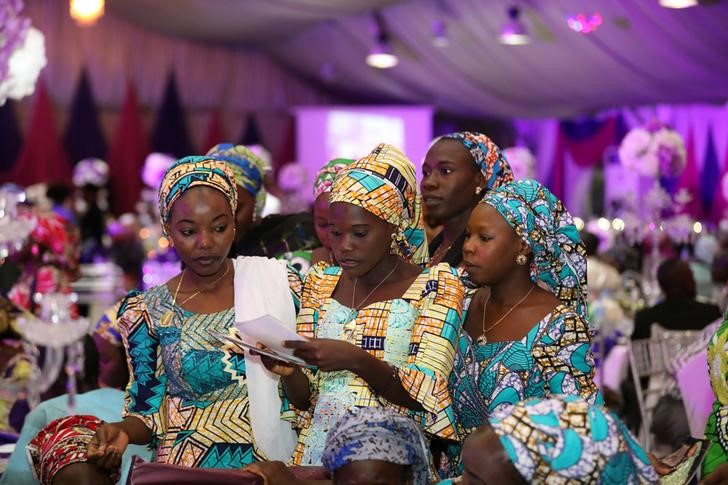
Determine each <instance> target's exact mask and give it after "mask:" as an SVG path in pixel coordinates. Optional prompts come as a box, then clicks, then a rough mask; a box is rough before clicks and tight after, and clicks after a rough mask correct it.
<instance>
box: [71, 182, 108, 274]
mask: <svg viewBox="0 0 728 485" xmlns="http://www.w3.org/2000/svg"><path fill="white" fill-rule="evenodd" d="M80 190H81V200H82V201H83V203H84V205H85V207H86V209H85V210H84V212H83V213H82V214H81V215H80V216H79V218H78V227H79V229H80V231H81V262H82V263H92V262H94V259H95V258H96V257H101V256H103V255H104V243H103V238H104V234H106V216H107V214H106V212H105V211H104V210H103V209H102V208H101V206H100V205H99V194H100V193H101V187H99V186H97V185H94V184H92V183H86V184H84V185H83V186H82V187H81V189H80Z"/></svg>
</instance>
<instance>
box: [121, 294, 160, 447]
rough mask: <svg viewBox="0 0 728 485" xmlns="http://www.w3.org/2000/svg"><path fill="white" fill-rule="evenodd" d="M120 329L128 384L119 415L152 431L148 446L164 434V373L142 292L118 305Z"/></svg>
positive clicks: (155, 335)
mask: <svg viewBox="0 0 728 485" xmlns="http://www.w3.org/2000/svg"><path fill="white" fill-rule="evenodd" d="M119 328H120V331H121V335H122V339H123V341H124V346H125V347H126V349H127V362H128V364H129V384H128V386H127V388H126V394H125V396H124V410H123V412H122V417H124V418H126V417H127V416H134V417H135V418H138V419H140V420H142V421H143V422H144V424H145V425H146V426H147V428H149V429H150V430H151V432H152V441H151V443H150V444H149V446H150V448H156V444H157V443H158V441H159V440H160V439H161V438H162V437H163V436H164V433H165V424H164V416H163V413H164V404H165V396H166V392H167V375H166V372H165V369H164V364H163V363H162V355H161V352H160V346H159V339H158V337H157V334H156V332H155V330H154V328H153V325H152V320H151V317H150V316H149V313H148V311H147V308H146V304H145V302H144V296H143V294H142V293H137V292H132V293H130V294H129V296H127V297H126V298H125V299H124V300H123V301H122V303H121V306H120V308H119Z"/></svg>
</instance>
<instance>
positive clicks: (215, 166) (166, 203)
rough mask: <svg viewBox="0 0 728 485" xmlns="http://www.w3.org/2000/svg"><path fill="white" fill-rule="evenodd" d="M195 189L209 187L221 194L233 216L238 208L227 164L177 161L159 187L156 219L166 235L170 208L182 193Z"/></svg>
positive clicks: (203, 159)
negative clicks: (159, 220) (157, 215)
mask: <svg viewBox="0 0 728 485" xmlns="http://www.w3.org/2000/svg"><path fill="white" fill-rule="evenodd" d="M197 186H205V187H212V188H213V189H215V190H219V191H220V192H222V193H223V195H224V196H225V198H226V199H227V200H228V203H229V204H230V210H231V211H232V213H233V214H235V210H236V209H237V207H238V189H237V188H236V187H235V179H234V178H233V174H232V171H231V170H230V168H228V164H227V163H225V162H223V161H221V160H217V159H215V158H210V157H200V156H189V157H184V158H180V159H179V160H177V161H176V162H174V164H172V166H171V167H169V168H168V169H167V172H166V173H165V174H164V178H163V179H162V184H161V185H160V187H159V215H160V216H161V220H162V230H163V231H164V232H165V235H166V234H167V232H166V231H167V229H166V226H167V222H169V214H170V211H171V210H172V205H173V204H174V202H175V201H176V200H177V199H178V198H179V196H180V195H182V194H183V193H184V192H185V191H187V190H188V189H191V188H192V187H197Z"/></svg>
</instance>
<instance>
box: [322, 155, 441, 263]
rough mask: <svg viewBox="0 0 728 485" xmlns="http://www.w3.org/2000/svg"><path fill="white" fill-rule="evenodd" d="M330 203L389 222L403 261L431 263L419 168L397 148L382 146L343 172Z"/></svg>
mask: <svg viewBox="0 0 728 485" xmlns="http://www.w3.org/2000/svg"><path fill="white" fill-rule="evenodd" d="M329 202H330V203H334V202H346V203H348V204H353V205H356V206H358V207H361V208H363V209H364V210H366V211H367V212H370V213H372V214H374V215H375V216H377V217H378V218H380V219H382V220H384V221H387V222H389V223H390V224H392V225H394V226H395V227H396V228H397V232H396V233H395V240H396V242H397V246H398V249H399V251H400V253H401V255H402V256H403V257H405V258H406V259H407V260H408V261H410V262H411V263H414V264H420V265H422V264H425V263H427V261H428V260H429V256H428V254H427V245H426V244H425V236H424V222H423V218H422V217H423V216H422V200H421V198H420V195H419V193H418V191H417V176H416V174H415V166H414V164H413V163H412V162H411V161H410V160H409V159H408V158H407V156H406V155H405V154H404V153H402V152H401V151H400V150H398V149H397V148H395V147H394V146H392V145H388V144H386V143H381V144H379V145H378V146H377V147H376V148H375V149H374V150H372V152H371V153H369V154H368V155H367V156H365V157H363V158H360V159H359V160H357V161H356V162H354V163H352V164H351V165H349V166H348V167H346V168H345V169H343V170H341V171H340V172H339V173H338V175H337V176H336V179H335V180H334V183H333V185H332V187H331V195H330V196H329Z"/></svg>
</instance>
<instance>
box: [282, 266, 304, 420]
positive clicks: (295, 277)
mask: <svg viewBox="0 0 728 485" xmlns="http://www.w3.org/2000/svg"><path fill="white" fill-rule="evenodd" d="M288 286H289V288H290V289H291V298H292V299H293V304H294V306H295V307H296V315H298V312H299V311H300V310H301V292H302V291H303V281H302V279H301V274H300V273H299V272H298V271H297V270H296V269H295V268H294V267H292V266H291V265H290V264H289V265H288ZM278 392H279V394H280V397H281V419H285V420H286V421H289V422H291V423H293V425H294V426H295V425H296V423H297V422H298V412H297V410H296V408H295V407H294V406H293V404H291V402H290V401H289V400H288V396H286V393H285V391H284V390H283V380H282V379H281V381H280V383H279V385H278Z"/></svg>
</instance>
